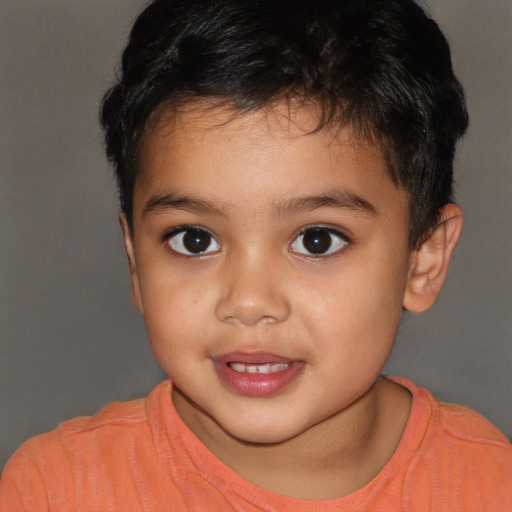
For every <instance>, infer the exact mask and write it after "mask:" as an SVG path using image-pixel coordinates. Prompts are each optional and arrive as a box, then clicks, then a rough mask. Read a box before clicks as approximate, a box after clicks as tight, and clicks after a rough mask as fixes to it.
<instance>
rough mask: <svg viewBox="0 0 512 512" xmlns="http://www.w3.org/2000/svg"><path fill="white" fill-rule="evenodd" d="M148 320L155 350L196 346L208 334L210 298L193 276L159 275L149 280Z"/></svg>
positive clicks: (146, 293) (145, 295)
mask: <svg viewBox="0 0 512 512" xmlns="http://www.w3.org/2000/svg"><path fill="white" fill-rule="evenodd" d="M145 284H146V286H145V287H143V291H142V300H143V305H144V321H145V323H146V329H147V332H148V337H149V340H150V343H151V345H152V347H153V350H155V352H156V351H162V350H163V351H169V350H172V351H174V350H175V349H176V348H178V347H180V350H182V349H183V347H185V348H186V347H192V346H193V345H194V341H195V340H198V339H201V337H202V336H203V335H204V330H205V328H204V325H205V318H206V317H207V315H208V304H209V298H208V296H207V294H206V292H205V289H204V287H203V286H201V285H199V284H196V283H195V282H194V281H193V280H181V279H171V278H169V277H166V278H162V277H161V278H160V279H158V278H156V279H151V280H149V279H148V280H146V281H145Z"/></svg>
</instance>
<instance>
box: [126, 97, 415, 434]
mask: <svg viewBox="0 0 512 512" xmlns="http://www.w3.org/2000/svg"><path fill="white" fill-rule="evenodd" d="M230 118H231V115H230V114H227V113H226V112H223V111H221V110H218V109H217V110H214V111H210V112H209V113H205V112H202V113H198V112H197V111H196V112H195V113H193V112H188V113H183V114H180V115H179V116H178V118H177V120H176V121H174V120H173V121H171V122H168V123H163V122H161V123H160V124H159V125H158V126H157V127H156V128H155V130H154V131H153V132H152V133H151V134H150V136H149V137H148V139H147V141H146V143H145V146H144V147H143V150H142V155H141V164H140V175H139V177H138V178H137V182H136V186H135V193H134V218H133V221H134V235H133V245H132V241H131V239H130V237H129V236H128V234H127V230H126V229H125V234H126V240H127V248H128V253H129V256H130V259H131V270H132V279H133V286H134V297H135V302H136V305H137V307H138V308H139V309H140V310H141V312H142V313H143V314H144V318H145V322H146V326H147V331H148V336H149V340H150V343H151V346H152V348H153V351H154V353H155V355H156V358H157V359H158V361H159V363H160V365H161V366H162V368H163V369H164V370H165V372H166V373H167V374H168V375H169V377H170V378H171V379H172V381H173V382H174V383H175V386H176V387H177V388H178V389H179V390H181V392H182V394H179V396H178V397H177V398H178V400H176V399H175V403H176V404H177V403H178V402H179V406H178V405H177V409H178V412H180V414H181V415H182V417H184V416H187V414H188V413H190V412H192V411H193V413H194V414H196V416H197V415H199V416H202V415H204V418H207V417H210V418H213V420H215V422H216V424H218V425H220V426H221V427H222V428H223V429H225V430H226V431H227V432H229V433H230V434H231V435H233V436H235V437H237V438H240V439H243V440H246V441H252V442H264V443H265V442H278V441H283V440H286V439H290V438H292V437H294V436H296V435H298V434H300V433H302V432H304V431H305V430H306V429H308V428H309V427H311V426H312V425H315V424H319V423H322V422H325V421H329V419H331V418H333V417H336V416H337V415H338V414H343V413H344V412H346V411H349V410H350V409H351V406H352V405H353V404H354V403H356V401H357V400H358V399H359V398H361V397H362V396H363V395H365V394H367V392H368V391H369V390H370V393H371V389H372V385H373V384H374V382H375V381H376V379H377V378H378V376H379V373H380V371H381V369H382V367H383V365H384V363H385V361H386V359H387V358H388V355H389V353H390V351H391V349H392V346H393V342H394V339H395V334H396V330H397V327H398V323H399V318H400V313H401V308H402V301H403V298H404V292H405V287H406V283H407V275H408V268H409V252H408V218H407V211H408V206H407V197H406V194H405V193H404V192H403V191H402V190H401V189H398V188H396V187H395V186H394V184H393V183H392V181H391V180H390V178H389V177H388V175H387V173H386V168H385V163H384V160H383V158H382V155H381V154H380V152H379V151H377V150H376V149H373V148H368V147H362V146H361V145H358V144H356V143H354V142H353V141H352V140H351V138H350V131H349V130H348V129H347V130H343V131H341V132H340V133H339V134H338V135H337V136H336V137H334V136H333V135H332V133H329V132H327V131H321V132H319V133H316V134H308V133H307V132H308V131H310V130H311V129H312V128H314V126H315V125H316V117H315V114H314V112H313V111H309V110H306V109H302V110H298V111H296V112H292V113H291V114H290V112H289V111H288V109H287V108H286V107H284V106H282V107H279V108H277V109H275V110H273V111H271V112H262V111H257V112H254V113H251V114H249V115H244V116H240V117H238V118H235V119H233V120H231V121H230V122H227V123H225V121H227V120H228V119H230ZM223 123H224V124H223ZM269 372H270V373H269ZM183 395H185V396H186V397H188V399H189V400H183ZM187 408H188V409H189V411H188V412H187V410H186V409H187Z"/></svg>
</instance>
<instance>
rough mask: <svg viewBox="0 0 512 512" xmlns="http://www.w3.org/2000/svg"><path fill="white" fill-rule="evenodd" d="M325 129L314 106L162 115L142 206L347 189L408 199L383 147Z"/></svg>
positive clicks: (152, 136) (144, 173) (144, 169)
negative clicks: (173, 196)
mask: <svg viewBox="0 0 512 512" xmlns="http://www.w3.org/2000/svg"><path fill="white" fill-rule="evenodd" d="M318 124H319V117H318V111H317V110H316V109H315V108H314V106H311V107H305V106H297V105H293V104H290V103H284V102H283V103H280V104H277V105H274V106H272V107H269V108H265V109H260V110H255V111H252V112H249V113H240V112H237V111H235V110H234V109H230V108H229V107H212V106H211V105H208V104H205V103H195V104H191V105H188V106H187V107H186V108H185V109H183V110H181V111H179V112H178V113H172V114H170V113H169V114H168V113H166V112H165V111H164V112H161V113H160V115H159V117H158V118H157V120H156V121H155V122H154V123H153V125H152V129H151V130H149V131H148V134H147V135H146V137H145V140H144V142H143V146H142V151H141V156H140V166H139V175H138V178H137V182H136V186H135V199H136V201H135V202H137V196H139V200H140V196H146V197H147V196H148V195H149V194H151V193H152V194H158V193H159V191H161V192H163V193H165V192H178V193H181V194H184V193H186V194H190V195H194V196H197V197H201V196H203V195H207V196H209V197H211V198H213V199H216V200H218V201H221V202H222V201H225V202H227V203H229V202H230V200H234V201H235V200H239V199H240V198H244V200H247V201H249V202H250V201H252V200H253V198H254V197H255V196H258V194H259V195H261V194H266V195H268V194H269V192H270V193H271V194H274V195H275V196H276V197H277V196H279V195H281V196H287V195H290V196H293V195H294V194H295V195H300V194H302V195H304V193H305V189H306V188H308V189H309V192H310V193H311V194H315V193H322V191H323V189H326V188H340V187H341V188H342V189H349V191H350V192H353V193H354V194H355V195H357V196H368V197H377V196H379V195H380V196H382V193H383V192H384V191H387V192H389V193H390V194H391V196H393V197H391V198H390V199H391V200H393V201H394V200H396V198H397V197H398V198H401V199H403V196H404V192H403V191H402V190H399V189H397V187H396V186H395V185H394V183H393V182H392V180H391V179H390V177H389V174H388V172H387V168H386V161H385V158H384V157H383V153H382V151H381V150H380V148H378V147H376V146H375V145H372V144H370V143H368V142H365V141H362V140H360V139H358V138H357V137H355V136H354V134H353V133H352V130H351V129H350V127H349V126H347V127H344V128H339V129H337V130H336V131H334V130H332V129H329V128H323V129H321V130H316V129H317V127H318ZM220 183H221V184H222V186H218V185H219V184H220ZM269 184H271V186H269ZM383 186H384V188H383ZM230 194H231V195H232V196H233V197H230ZM235 196H236V197H235ZM395 196H396V197H395ZM284 199H286V197H284ZM135 206H136V205H135Z"/></svg>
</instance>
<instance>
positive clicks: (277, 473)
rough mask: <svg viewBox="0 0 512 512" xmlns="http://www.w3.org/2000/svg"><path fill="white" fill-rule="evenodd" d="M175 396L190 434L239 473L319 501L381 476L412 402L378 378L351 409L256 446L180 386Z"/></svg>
mask: <svg viewBox="0 0 512 512" xmlns="http://www.w3.org/2000/svg"><path fill="white" fill-rule="evenodd" d="M172 399H173V402H174V405H175V407H176V410H177V411H178V414H179V415H180V416H181V418H182V419H183V421H184V422H185V423H186V424H187V425H188V427H189V428H190V429H191V430H192V432H194V434H195V435H196V436H197V437H198V438H199V439H200V441H201V442H202V443H203V444H204V445H205V446H206V447H207V448H208V449H209V450H210V451H211V452H212V453H213V454H214V455H215V456H216V457H218V458H219V459H220V460H221V461H222V462H223V463H224V464H226V465H227V466H228V467H229V468H231V469H232V470H233V471H235V472H236V473H238V474H239V475H240V476H242V477H243V478H245V479H246V480H248V481H250V482H252V483H254V484H255V485H257V486H258V487H261V488H263V489H266V490H268V491H271V492H274V493H276V494H280V495H283V496H289V497H292V498H300V499H317V500H320V499H330V498H336V497H341V496H345V495H347V494H350V493H351V492H354V491H356V490H358V489H360V488H361V487H363V486H364V485H366V484H367V483H369V482H370V481H371V480H372V479H373V478H374V477H375V476H377V474H378V473H379V472H380V471H381V470H382V468H383V467H384V466H385V464H386V463H387V462H388V461H389V459H390V458H391V456H392V454H393V453H394V451H395V449H396V447H397V445H398V443H399V441H400V438H401V435H402V433H403V430H404V429H405V425H406V422H407V418H408V415H409V411H410V403H411V397H410V394H409V392H408V391H407V390H405V389H404V388H402V387H401V386H399V385H398V384H396V383H393V382H391V381H387V380H382V379H380V380H378V381H377V382H376V383H375V385H374V386H373V387H372V388H371V389H370V390H369V391H368V392H367V393H366V394H365V395H363V396H362V397H360V398H359V399H358V400H357V401H356V402H354V403H352V404H351V405H350V406H349V407H348V408H346V409H344V410H343V411H340V412H338V413H337V414H335V415H333V416H331V417H330V418H327V419H326V420H324V421H322V422H320V423H318V424H316V425H313V426H312V427H310V428H309V429H308V430H306V431H304V432H302V433H301V434H299V435H297V436H295V437H293V438H292V439H288V440H286V441H284V442H281V443H275V444H253V443H247V442H244V441H242V440H240V439H237V438H234V437H232V436H231V435H230V434H229V433H227V432H226V431H225V430H223V429H222V428H221V427H220V426H219V425H218V424H217V423H216V422H215V421H214V420H213V419H212V418H211V417H209V416H207V415H205V414H204V412H202V411H198V410H197V407H196V406H195V404H193V403H191V402H190V401H189V400H188V399H187V398H186V397H185V396H184V395H183V394H181V393H180V392H179V391H178V390H174V391H173V396H172ZM185 403H186V405H185Z"/></svg>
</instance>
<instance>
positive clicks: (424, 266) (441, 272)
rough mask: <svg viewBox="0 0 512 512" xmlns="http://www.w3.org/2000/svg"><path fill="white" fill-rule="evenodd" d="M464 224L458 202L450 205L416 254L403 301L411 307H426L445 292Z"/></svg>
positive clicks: (409, 308) (412, 258)
mask: <svg viewBox="0 0 512 512" xmlns="http://www.w3.org/2000/svg"><path fill="white" fill-rule="evenodd" d="M462 224H463V213H462V210H461V208H460V207H459V206H457V205H455V204H448V205H446V206H445V207H444V208H443V209H442V210H441V215H440V221H439V224H438V226H437V227H436V229H435V230H434V231H433V232H432V234H431V235H430V236H429V237H428V239H427V240H425V241H424V242H423V244H422V245H421V247H419V249H417V250H416V251H414V253H413V254H412V257H411V266H410V269H409V275H408V278H407V288H406V291H405V296H404V302H403V306H404V308H405V309H407V310H408V311H412V312H414V313H421V312H423V311H426V310H427V309H429V308H430V307H431V306H432V304H434V302H435V301H436V299H437V297H438V295H439V294H440V293H441V290H442V288H443V285H444V282H445V280H446V275H447V273H448V268H449V266H450V261H451V257H452V254H453V251H454V250H455V247H456V246H457V243H458V241H459V238H460V235H461V232H462Z"/></svg>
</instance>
